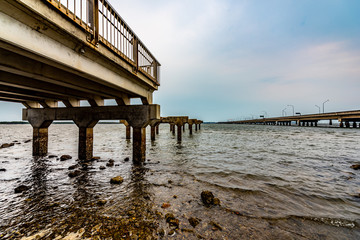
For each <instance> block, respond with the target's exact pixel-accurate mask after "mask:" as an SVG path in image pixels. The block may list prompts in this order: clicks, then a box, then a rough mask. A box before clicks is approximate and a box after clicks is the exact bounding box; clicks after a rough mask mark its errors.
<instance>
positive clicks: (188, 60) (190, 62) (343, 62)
mask: <svg viewBox="0 0 360 240" xmlns="http://www.w3.org/2000/svg"><path fill="white" fill-rule="evenodd" d="M109 2H110V3H111V5H112V6H113V7H114V8H115V9H116V10H117V12H118V13H119V14H120V15H121V16H122V17H123V19H124V20H125V21H126V22H127V23H128V25H129V26H130V27H131V28H132V30H133V31H134V32H135V33H136V34H137V36H138V37H139V38H140V39H141V40H142V42H143V43H145V45H146V46H147V48H148V49H149V50H150V51H151V52H152V54H153V55H154V56H155V57H156V59H157V60H158V61H159V62H160V63H161V65H162V66H161V86H160V87H159V90H158V91H156V92H154V103H156V104H160V105H161V115H162V116H171V115H176V116H178V115H187V116H190V117H191V118H198V119H202V120H204V121H226V120H239V119H245V118H247V119H249V118H258V117H259V116H260V115H266V116H267V117H271V116H281V115H282V113H283V112H282V110H284V109H285V108H286V110H285V112H286V114H287V115H292V112H293V110H292V107H291V106H288V105H293V106H294V110H295V112H301V114H310V113H317V112H318V111H319V109H318V108H317V107H316V106H315V105H318V106H320V107H321V111H323V109H322V106H323V102H325V101H326V100H329V101H328V102H326V103H325V104H324V106H325V112H331V111H345V110H355V109H360V97H359V90H360V44H359V43H360V15H359V12H360V1H358V0H317V1H313V0H301V1H299V0H171V1H169V0H153V1H148V0H132V1H130V2H129V1H125V0H109ZM21 108H22V105H21V104H16V103H3V102H0V113H1V114H0V120H21V110H20V109H21ZM5 113H6V114H5Z"/></svg>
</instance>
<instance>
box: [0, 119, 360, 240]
mask: <svg viewBox="0 0 360 240" xmlns="http://www.w3.org/2000/svg"><path fill="white" fill-rule="evenodd" d="M147 133H149V131H147ZM31 135H32V129H31V127H30V126H29V125H1V126H0V139H1V140H0V144H2V143H9V142H13V141H15V140H16V141H18V142H17V143H18V144H15V145H14V146H13V147H9V148H4V149H0V168H5V169H6V170H7V171H6V172H0V182H1V184H0V238H6V239H21V238H22V239H34V238H35V237H38V238H41V239H54V238H57V239H82V238H88V239H97V238H98V239H111V238H113V239H137V238H139V239H201V238H202V239H360V196H359V194H360V170H353V169H351V168H350V166H351V165H353V164H357V163H360V145H359V144H358V142H359V141H358V139H359V137H360V131H359V130H358V129H340V128H305V127H285V126H284V127H282V126H256V125H255V126H250V125H210V124H209V125H207V124H204V125H202V129H201V130H200V131H198V132H197V133H196V132H194V134H193V135H192V136H189V134H188V131H186V133H184V134H183V142H182V143H181V144H179V143H177V141H176V137H175V136H173V135H172V134H171V133H170V132H169V127H168V125H161V126H160V135H158V136H157V139H156V141H155V142H151V141H150V140H149V139H148V140H147V161H146V165H145V166H143V167H136V166H133V165H132V163H131V161H128V162H127V161H124V159H125V158H126V157H130V158H131V151H132V145H131V142H130V141H127V140H125V128H124V127H123V126H122V125H117V124H112V125H101V124H100V125H97V126H96V127H95V128H94V155H95V156H99V157H100V159H99V160H96V161H94V162H91V163H89V164H88V166H87V167H86V168H85V167H84V166H77V169H79V170H80V172H81V174H80V176H78V177H76V178H69V177H68V173H69V172H70V171H71V170H68V167H69V166H71V165H74V164H77V163H78V162H77V160H76V157H75V156H77V127H76V126H75V125H52V126H51V127H50V128H49V154H54V155H57V156H60V155H62V154H69V155H71V156H73V159H71V160H68V161H59V160H58V158H49V157H45V158H40V159H35V158H33V157H31V142H27V143H25V141H26V140H28V139H31ZM109 159H114V160H115V166H114V167H107V168H106V169H105V170H100V169H99V167H100V166H102V165H103V166H105V165H106V163H107V162H108V160H109ZM118 175H120V176H122V177H123V178H124V182H123V183H122V184H120V185H111V184H110V183H109V181H110V178H111V177H114V176H118ZM19 185H26V186H29V187H31V188H30V190H28V191H26V192H23V193H20V194H15V193H14V189H15V188H16V187H17V186H19ZM204 190H209V191H212V192H213V194H214V195H215V197H218V198H219V199H220V201H221V206H213V207H210V208H208V207H205V206H204V204H203V203H202V201H201V197H200V194H201V192H202V191H204ZM99 200H106V203H105V204H104V205H102V204H100V203H99ZM164 203H169V205H170V206H169V207H168V208H162V205H163V204H164ZM166 213H173V214H174V216H175V218H176V219H178V220H179V227H178V228H176V230H175V231H171V230H172V229H174V228H175V227H172V226H169V224H168V223H166V220H165V215H166ZM191 217H194V218H198V219H201V221H200V223H199V224H198V225H197V226H196V227H195V228H194V227H192V226H191V225H190V223H189V221H188V219H189V218H191ZM162 235H164V236H162Z"/></svg>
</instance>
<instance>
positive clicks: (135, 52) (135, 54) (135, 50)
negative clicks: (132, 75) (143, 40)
mask: <svg viewBox="0 0 360 240" xmlns="http://www.w3.org/2000/svg"><path fill="white" fill-rule="evenodd" d="M132 44H133V58H134V63H135V66H136V71H138V70H139V58H138V56H139V52H138V51H139V48H138V40H137V38H136V37H135V36H133V39H132Z"/></svg>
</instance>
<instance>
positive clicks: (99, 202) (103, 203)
mask: <svg viewBox="0 0 360 240" xmlns="http://www.w3.org/2000/svg"><path fill="white" fill-rule="evenodd" d="M106 203H107V201H106V200H99V201H97V205H99V206H104V205H105V204H106Z"/></svg>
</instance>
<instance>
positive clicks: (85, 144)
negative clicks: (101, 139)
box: [78, 127, 94, 160]
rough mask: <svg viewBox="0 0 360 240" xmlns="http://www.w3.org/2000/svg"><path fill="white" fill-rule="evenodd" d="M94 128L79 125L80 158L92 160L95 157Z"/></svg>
mask: <svg viewBox="0 0 360 240" xmlns="http://www.w3.org/2000/svg"><path fill="white" fill-rule="evenodd" d="M93 130H94V128H93V127H79V146H78V157H79V159H80V160H90V159H92V157H93V143H94V134H93Z"/></svg>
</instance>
